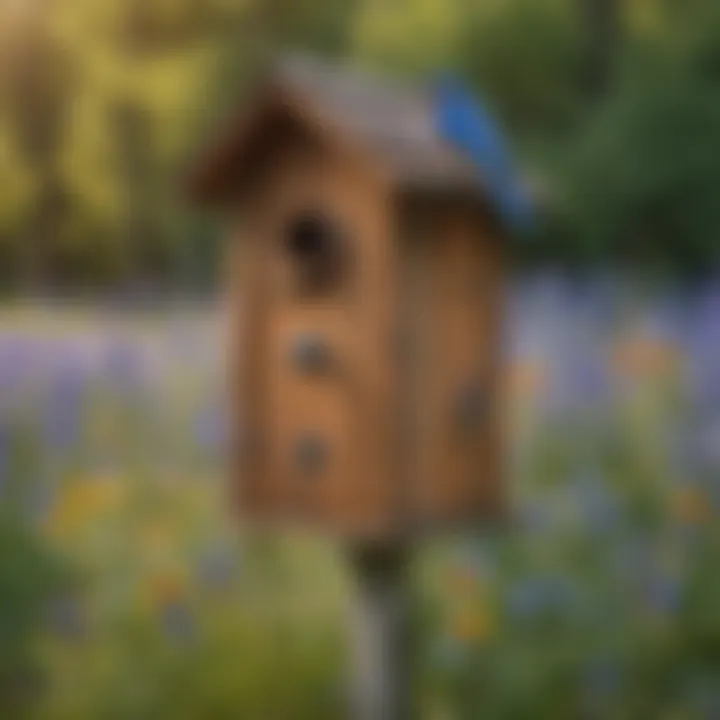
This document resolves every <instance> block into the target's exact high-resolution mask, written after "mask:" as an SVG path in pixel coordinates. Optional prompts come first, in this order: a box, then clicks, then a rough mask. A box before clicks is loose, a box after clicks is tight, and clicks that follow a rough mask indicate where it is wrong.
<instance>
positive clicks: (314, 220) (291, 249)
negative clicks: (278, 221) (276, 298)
mask: <svg viewBox="0 0 720 720" xmlns="http://www.w3.org/2000/svg"><path fill="white" fill-rule="evenodd" d="M285 252H286V253H287V255H288V256H289V258H290V262H291V264H292V266H293V268H294V273H295V276H296V283H297V289H298V291H299V292H300V294H301V295H304V296H318V295H327V294H330V293H332V292H333V291H334V290H336V289H337V288H338V286H339V285H340V283H341V280H342V275H343V270H344V268H343V264H344V263H343V260H344V258H343V255H344V248H343V242H342V237H341V232H340V230H339V228H338V227H337V224H336V223H335V222H334V221H333V220H332V219H331V218H330V217H329V216H327V215H326V214H324V213H322V212H319V211H306V212H302V213H299V214H298V215H297V216H295V217H294V218H292V219H291V220H290V222H289V223H288V224H287V226H286V229H285Z"/></svg>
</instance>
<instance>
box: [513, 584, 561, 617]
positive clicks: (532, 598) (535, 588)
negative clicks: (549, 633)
mask: <svg viewBox="0 0 720 720" xmlns="http://www.w3.org/2000/svg"><path fill="white" fill-rule="evenodd" d="M549 587H550V586H549V584H548V582H547V580H546V579H545V578H540V577H529V578H524V579H523V580H520V581H519V582H517V583H516V584H515V585H514V586H513V587H512V588H511V590H510V593H509V596H508V611H509V613H510V614H511V615H513V616H514V617H516V618H525V619H527V618H532V617H536V616H537V615H539V614H541V613H542V612H544V611H545V610H547V608H548V607H549V605H550V601H551V594H550V592H549Z"/></svg>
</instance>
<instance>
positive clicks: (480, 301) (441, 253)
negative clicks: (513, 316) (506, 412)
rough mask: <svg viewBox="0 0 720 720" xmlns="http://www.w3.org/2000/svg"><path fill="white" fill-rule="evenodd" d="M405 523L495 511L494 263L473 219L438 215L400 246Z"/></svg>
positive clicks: (498, 495)
mask: <svg viewBox="0 0 720 720" xmlns="http://www.w3.org/2000/svg"><path fill="white" fill-rule="evenodd" d="M406 253H407V258H408V259H407V260H406V261H405V262H406V268H409V272H407V273H406V290H405V292H406V293H409V297H411V298H412V300H411V301H408V302H407V309H406V311H405V316H406V318H407V320H406V326H407V328H408V333H409V336H410V338H411V346H412V351H411V353H410V359H409V360H407V359H406V360H405V366H406V373H405V375H404V378H405V379H404V384H405V390H404V392H405V394H406V397H409V400H408V401H406V411H405V423H406V424H408V425H409V426H410V431H409V432H408V433H407V437H408V438H409V439H408V443H407V445H408V454H409V462H408V468H409V471H408V473H407V476H406V479H405V487H406V488H407V491H408V494H409V500H408V501H407V502H408V505H409V507H410V508H411V510H410V512H409V518H410V520H411V521H412V522H413V523H414V524H416V525H418V526H420V527H423V526H425V525H428V524H429V525H432V524H453V523H455V522H458V521H463V520H474V519H482V518H488V517H492V516H493V515H495V514H497V513H498V512H499V510H500V507H501V504H502V486H501V480H502V472H501V459H502V454H503V447H502V437H501V411H502V403H501V391H502V380H503V361H502V292H503V291H502V284H503V273H502V259H501V250H500V243H499V242H498V240H497V238H496V237H494V236H493V233H492V230H491V228H490V226H489V225H488V224H487V223H485V222H483V221H482V218H479V217H478V215H477V214H476V213H471V212H469V211H462V210H452V209H445V210H438V211H437V212H436V213H434V215H433V216H431V217H429V218H426V220H425V224H424V229H423V232H422V234H421V236H420V237H419V238H416V241H415V242H409V243H408V244H407V250H406Z"/></svg>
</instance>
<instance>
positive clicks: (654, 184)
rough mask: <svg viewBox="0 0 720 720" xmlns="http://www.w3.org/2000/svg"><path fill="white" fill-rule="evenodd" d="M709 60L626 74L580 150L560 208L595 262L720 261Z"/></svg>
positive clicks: (671, 265)
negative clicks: (611, 259)
mask: <svg viewBox="0 0 720 720" xmlns="http://www.w3.org/2000/svg"><path fill="white" fill-rule="evenodd" d="M703 57H705V56H704V55H703ZM704 62H705V61H701V62H698V61H696V62H694V63H692V64H691V63H689V62H687V61H686V62H685V63H683V64H682V65H680V63H677V62H670V61H668V60H666V59H664V58H662V59H658V60H656V61H655V62H654V63H653V64H652V66H651V67H652V69H651V70H650V71H648V70H647V69H646V68H645V69H643V70H641V71H637V70H635V71H633V70H630V71H628V72H627V75H628V76H629V77H627V78H626V79H625V80H624V81H623V83H622V84H621V85H620V87H619V88H618V89H617V91H615V92H614V93H613V94H612V96H611V97H609V98H608V99H607V101H606V102H605V103H604V104H603V107H601V108H599V109H598V111H597V112H596V113H595V115H594V117H592V118H591V119H590V120H589V122H588V124H587V128H586V129H585V130H584V132H583V133H582V135H581V137H580V138H579V139H578V140H577V142H576V143H575V144H574V145H573V147H572V156H571V159H570V161H569V163H568V165H569V168H568V171H567V176H566V188H567V190H566V194H565V197H563V205H564V208H565V209H566V211H567V213H568V218H569V222H570V223H571V227H572V230H573V236H574V237H575V238H577V241H578V242H579V243H581V244H582V245H583V246H584V249H585V250H586V252H587V253H588V255H589V256H590V257H592V258H594V259H596V260H597V259H602V258H607V257H611V258H613V259H616V260H630V261H633V262H635V263H636V264H638V265H640V266H641V267H642V266H647V265H650V266H656V268H657V269H660V270H663V271H672V270H678V269H679V270H686V271H698V270H702V269H706V270H710V269H712V267H713V266H714V265H715V266H716V264H717V262H718V260H720V254H719V250H718V243H717V235H718V232H720V206H719V205H718V203H717V196H718V193H720V170H719V169H718V166H717V163H716V162H715V161H714V158H715V157H717V155H718V153H719V152H720V84H718V82H717V79H715V78H713V77H712V76H710V77H708V74H707V73H706V72H700V71H699V70H700V69H702V66H703V64H704Z"/></svg>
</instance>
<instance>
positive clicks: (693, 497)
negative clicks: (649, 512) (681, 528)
mask: <svg viewBox="0 0 720 720" xmlns="http://www.w3.org/2000/svg"><path fill="white" fill-rule="evenodd" d="M673 509H674V510H675V514H676V515H677V516H678V518H680V520H682V521H683V522H685V523H688V524H689V525H700V524H702V523H704V522H706V521H707V520H709V519H710V513H711V505H710V501H709V499H708V498H707V496H706V495H705V493H704V492H703V491H702V490H700V489H699V488H682V489H681V490H678V491H677V493H676V495H675V498H674V501H673Z"/></svg>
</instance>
